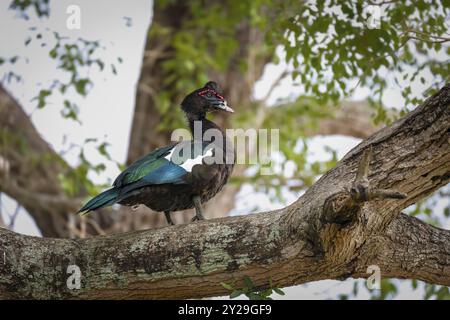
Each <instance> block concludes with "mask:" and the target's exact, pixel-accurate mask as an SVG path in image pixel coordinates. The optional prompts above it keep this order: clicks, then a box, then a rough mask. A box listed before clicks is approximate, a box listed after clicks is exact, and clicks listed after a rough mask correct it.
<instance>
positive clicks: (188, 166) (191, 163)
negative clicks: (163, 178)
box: [164, 148, 213, 172]
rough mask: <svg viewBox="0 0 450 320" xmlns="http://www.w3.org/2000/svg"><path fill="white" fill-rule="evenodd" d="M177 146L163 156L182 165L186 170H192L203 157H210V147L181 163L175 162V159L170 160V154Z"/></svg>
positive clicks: (200, 162) (201, 161) (211, 153)
mask: <svg viewBox="0 0 450 320" xmlns="http://www.w3.org/2000/svg"><path fill="white" fill-rule="evenodd" d="M176 149H177V148H173V149H172V150H170V153H169V154H168V155H167V156H165V157H164V158H165V159H167V160H169V161H171V162H173V163H175V164H176V165H178V166H180V167H182V168H183V169H184V170H186V171H187V172H192V168H193V167H194V166H195V165H196V164H202V163H203V159H204V158H206V157H212V155H213V152H212V149H209V150H207V151H206V153H205V154H199V155H198V156H197V157H195V158H193V159H192V158H189V159H186V161H184V162H183V163H181V164H180V163H177V162H175V161H172V155H173V153H174V152H175V150H176Z"/></svg>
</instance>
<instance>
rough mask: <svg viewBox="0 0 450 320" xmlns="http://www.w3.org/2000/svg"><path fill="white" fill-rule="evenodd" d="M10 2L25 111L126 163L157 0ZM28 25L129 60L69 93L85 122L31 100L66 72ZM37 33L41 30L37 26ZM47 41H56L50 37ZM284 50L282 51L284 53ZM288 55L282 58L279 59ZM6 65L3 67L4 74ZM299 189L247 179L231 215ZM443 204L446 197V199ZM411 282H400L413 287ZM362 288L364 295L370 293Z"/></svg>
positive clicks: (10, 50)
mask: <svg viewBox="0 0 450 320" xmlns="http://www.w3.org/2000/svg"><path fill="white" fill-rule="evenodd" d="M9 2H10V1H1V2H0V43H2V44H7V45H2V46H1V48H0V56H1V57H8V56H14V55H19V56H20V58H19V59H18V60H17V62H16V64H15V65H14V66H13V70H14V72H15V73H17V74H20V75H22V80H21V81H20V82H15V81H12V82H10V83H5V86H6V87H7V88H8V90H10V92H11V93H12V94H13V95H14V97H15V98H16V99H18V100H19V102H20V103H21V105H22V106H24V108H25V110H26V112H27V113H28V114H29V115H30V116H31V119H32V121H33V123H34V125H35V126H36V128H37V129H38V131H39V133H40V134H41V135H42V136H43V137H44V138H45V140H47V141H48V142H49V144H50V145H51V146H52V147H53V148H54V149H55V150H56V151H57V152H60V153H61V154H62V155H63V157H64V158H65V159H66V160H67V161H68V162H69V163H70V164H72V165H75V164H76V163H77V160H78V152H79V148H78V147H77V146H80V145H82V144H83V143H84V141H85V140H86V139H88V138H97V139H98V140H99V141H108V142H109V143H110V147H109V149H108V151H109V152H110V155H111V157H112V158H113V159H114V160H115V161H118V162H120V163H123V162H125V159H126V152H127V147H128V139H129V133H130V125H131V120H132V116H133V107H134V99H135V91H136V83H137V80H138V77H139V71H140V66H141V61H142V53H143V48H144V44H145V42H144V41H145V36H146V32H147V30H148V26H149V23H150V21H151V17H152V1H150V0H133V2H132V3H133V4H132V5H130V1H125V0H120V1H117V0H116V1H114V2H112V1H107V0H96V1H88V0H83V1H81V0H78V1H74V0H70V1H67V0H58V1H52V2H51V12H50V17H49V18H48V19H44V20H40V19H38V18H36V17H34V16H31V17H30V19H29V20H24V19H22V18H20V17H18V16H17V15H16V14H15V13H14V12H13V11H10V10H7V8H8V5H9ZM70 5H78V6H79V7H80V9H81V26H80V27H81V28H80V29H79V30H70V29H68V28H67V26H66V22H67V18H68V17H69V14H68V13H67V11H66V10H67V8H68V6H70ZM30 27H37V28H38V30H39V31H40V32H42V34H43V37H44V39H51V38H52V36H51V32H50V31H49V30H56V31H58V32H59V33H60V34H61V35H62V36H67V37H70V38H72V39H77V38H79V37H81V38H84V39H87V40H101V43H102V46H103V49H101V50H100V52H99V54H100V55H101V57H102V59H103V60H105V61H110V62H117V58H118V57H120V58H121V59H122V60H123V62H122V63H121V64H117V75H113V74H112V72H111V71H103V72H100V71H99V70H96V69H93V70H90V73H89V77H90V78H91V79H92V80H93V83H94V85H93V87H92V88H90V89H89V93H88V95H87V96H86V97H85V98H82V97H80V96H78V95H76V94H73V93H69V94H70V98H71V99H72V100H74V101H76V102H77V103H78V104H79V105H80V106H82V107H81V108H80V113H79V119H80V122H81V124H79V123H77V122H74V121H71V120H64V119H62V118H61V116H60V113H59V112H60V110H61V105H62V101H63V97H61V96H54V97H51V98H50V100H49V101H48V102H49V103H48V105H47V106H46V107H45V108H44V109H42V110H36V102H35V101H33V100H32V99H33V98H34V97H35V96H36V95H37V94H38V92H39V90H40V89H42V88H46V86H48V85H49V84H50V83H51V81H52V79H55V78H58V77H64V74H63V73H62V72H61V71H60V70H58V69H57V64H56V63H55V61H53V60H51V59H49V57H48V51H49V47H48V46H47V47H41V45H40V42H39V41H36V40H35V39H33V40H32V41H31V42H30V44H29V45H28V46H24V41H25V40H26V38H27V36H29V35H30V34H32V33H30V30H29V28H30ZM35 34H36V33H35ZM49 43H51V41H50V40H49ZM279 55H282V52H279ZM281 61H283V59H281ZM285 68H289V66H286V65H285V64H283V62H281V63H280V64H279V65H274V64H269V65H268V66H267V67H266V69H265V72H264V74H263V76H262V78H261V79H260V80H259V81H258V82H257V84H256V85H255V89H254V92H253V96H254V98H255V99H257V98H261V97H264V96H265V95H266V93H267V90H268V89H269V88H270V86H271V83H272V82H273V81H274V79H276V78H277V76H278V75H279V74H280V73H281V72H282V71H283V70H284V69H285ZM6 70H9V68H6V67H5V66H0V75H2V74H3V73H4V72H5V71H6ZM299 94H301V91H299V88H298V87H296V86H295V85H294V84H293V82H292V80H290V79H286V80H284V81H283V82H282V85H281V86H279V87H277V88H276V89H275V90H274V91H273V93H272V95H271V97H270V99H269V103H271V104H273V103H275V102H276V101H277V100H278V99H280V98H285V97H289V96H296V95H299ZM369 94H370V91H369V90H368V89H367V88H363V87H361V88H358V89H357V90H356V91H355V94H354V96H353V97H352V99H354V100H362V99H365V98H367V96H368V95H369ZM385 99H386V100H385V103H386V105H389V106H392V107H398V106H401V105H402V98H401V95H400V90H399V88H392V89H389V90H388V92H387V98H385ZM358 143H359V140H358V139H355V138H350V137H343V136H332V137H315V138H313V139H312V140H311V142H310V146H309V147H310V148H309V150H310V151H309V153H308V159H309V160H310V161H314V160H325V158H326V157H329V154H328V153H327V152H326V151H325V147H326V146H332V147H333V148H334V149H335V150H336V151H337V153H338V157H339V158H341V157H343V156H344V155H345V154H346V153H347V152H348V151H349V150H350V149H351V148H353V147H354V146H355V145H357V144H358ZM85 151H86V156H87V158H88V159H89V160H90V161H92V162H94V163H100V162H104V161H105V159H104V158H103V157H102V156H101V155H100V154H99V153H98V152H97V151H96V149H95V148H94V146H88V147H86V150H85ZM118 173H119V170H118V168H117V166H116V165H115V163H114V162H107V169H106V170H105V171H103V172H102V173H101V174H100V175H95V174H93V175H92V176H91V178H92V179H93V181H94V182H96V183H105V182H108V181H111V180H112V179H113V178H114V177H115V176H116V175H117V174H118ZM297 197H298V194H293V193H286V194H285V202H283V203H279V202H275V203H274V202H272V201H270V198H269V197H268V196H267V195H265V194H263V193H258V192H255V190H254V189H253V188H252V186H251V185H248V184H247V185H244V186H243V187H242V189H241V191H240V192H239V193H238V195H237V201H236V207H235V209H233V211H232V213H231V214H234V215H237V214H246V213H249V212H250V211H251V210H252V208H254V207H255V206H257V207H258V209H260V210H269V209H275V208H279V207H282V206H285V205H288V204H289V203H291V202H293V201H295V200H296V199H297ZM1 200H2V202H1V211H2V213H3V215H4V219H5V220H6V221H8V216H7V215H6V214H5V212H7V213H10V214H11V213H13V212H14V211H15V209H16V204H15V202H14V201H13V200H12V199H9V198H8V197H7V196H5V195H2V198H1ZM444 205H445V204H444ZM14 230H15V231H17V232H20V233H23V234H29V235H39V234H40V233H39V231H38V230H37V228H36V226H35V225H34V223H33V221H32V219H31V218H30V217H29V216H28V214H27V213H26V212H22V211H21V212H20V214H19V215H18V216H17V219H16V221H15V226H14ZM355 281H358V283H359V284H360V285H361V286H362V284H363V282H361V281H363V280H347V281H344V282H340V281H321V282H318V283H312V284H308V285H307V286H301V287H293V288H288V289H286V292H287V296H286V297H287V298H295V299H296V298H309V299H322V298H327V297H333V296H336V293H339V292H350V291H351V290H352V288H353V285H354V283H355ZM407 285H409V284H402V286H407ZM402 295H403V297H406V298H420V296H419V295H418V294H416V293H414V292H412V291H411V290H409V289H408V288H406V287H405V288H403V289H402V290H401V295H400V296H402ZM368 296H369V295H368V293H367V292H366V294H364V293H363V294H362V295H360V296H359V298H362V299H364V298H367V297H368Z"/></svg>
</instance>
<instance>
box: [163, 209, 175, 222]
mask: <svg viewBox="0 0 450 320" xmlns="http://www.w3.org/2000/svg"><path fill="white" fill-rule="evenodd" d="M164 215H165V216H166V220H167V224H169V225H170V226H174V225H175V223H173V221H172V218H171V217H170V211H164Z"/></svg>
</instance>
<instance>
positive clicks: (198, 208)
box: [191, 196, 205, 222]
mask: <svg viewBox="0 0 450 320" xmlns="http://www.w3.org/2000/svg"><path fill="white" fill-rule="evenodd" d="M192 201H193V202H194V205H195V216H194V217H193V218H192V220H191V222H194V221H197V220H205V217H203V209H202V201H201V199H200V197H199V196H195V197H193V198H192Z"/></svg>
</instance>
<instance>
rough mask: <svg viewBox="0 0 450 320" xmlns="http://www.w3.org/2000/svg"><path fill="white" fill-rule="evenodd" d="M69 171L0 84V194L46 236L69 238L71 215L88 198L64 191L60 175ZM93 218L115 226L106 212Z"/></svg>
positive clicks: (69, 168) (67, 166)
mask: <svg viewBox="0 0 450 320" xmlns="http://www.w3.org/2000/svg"><path fill="white" fill-rule="evenodd" d="M70 170H72V168H71V167H70V166H69V165H68V164H67V163H66V162H65V161H64V160H63V159H62V158H61V156H60V155H58V154H57V153H56V152H55V151H54V150H53V149H52V148H51V147H50V146H49V145H48V143H47V142H46V141H45V140H43V139H42V137H41V135H40V134H39V133H38V132H37V130H36V128H35V127H34V126H33V124H32V122H31V120H30V119H29V117H28V116H27V115H26V113H25V112H24V110H23V109H22V108H21V106H20V105H19V104H18V102H17V101H16V100H15V99H14V98H13V97H12V96H11V95H10V94H9V93H8V92H7V91H6V90H5V89H4V88H3V86H2V85H0V192H5V193H6V194H8V195H9V196H10V197H12V198H13V199H15V200H16V201H17V202H18V203H19V204H21V205H22V206H23V207H24V208H25V209H26V210H27V212H28V213H29V214H30V215H31V216H32V218H33V219H34V221H35V222H36V225H37V226H38V228H39V229H40V230H41V233H42V235H43V236H46V237H66V238H67V237H69V235H70V232H69V227H68V224H69V221H68V214H73V213H74V212H76V211H77V210H76V209H78V207H79V203H80V202H82V201H81V199H82V198H83V197H84V196H85V195H86V192H85V191H83V190H82V191H81V192H80V193H79V194H78V195H77V197H75V198H72V197H68V196H67V194H66V193H65V192H64V190H63V188H62V187H61V182H60V180H59V176H60V175H65V174H68V173H69V172H70ZM77 219H78V218H77ZM92 219H95V220H97V222H98V223H99V224H101V225H102V226H103V227H105V228H109V227H111V225H112V224H113V221H112V220H111V218H110V217H109V215H108V214H104V213H103V214H101V213H95V214H94V215H93V216H92ZM78 222H79V221H78ZM92 231H93V233H94V234H97V233H96V232H95V230H92Z"/></svg>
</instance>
